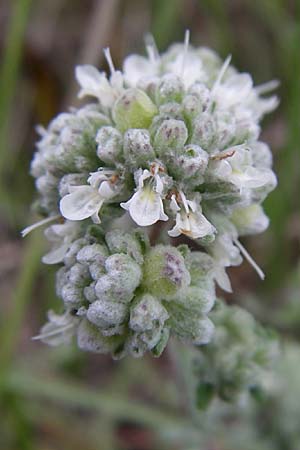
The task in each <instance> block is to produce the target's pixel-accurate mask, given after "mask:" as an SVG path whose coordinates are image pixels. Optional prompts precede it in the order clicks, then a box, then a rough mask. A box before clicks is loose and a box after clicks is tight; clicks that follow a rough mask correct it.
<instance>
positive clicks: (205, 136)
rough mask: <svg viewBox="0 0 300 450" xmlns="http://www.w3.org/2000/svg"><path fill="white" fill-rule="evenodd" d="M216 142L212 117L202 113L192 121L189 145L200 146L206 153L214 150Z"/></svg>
mask: <svg viewBox="0 0 300 450" xmlns="http://www.w3.org/2000/svg"><path fill="white" fill-rule="evenodd" d="M215 142H216V124H215V122H214V119H213V117H212V116H211V115H210V114H208V113H206V112H204V113H202V114H200V115H199V116H197V117H196V118H195V119H194V121H193V134H192V139H191V144H197V145H200V147H201V148H203V149H204V150H206V151H207V152H209V151H212V150H213V149H214V145H215Z"/></svg>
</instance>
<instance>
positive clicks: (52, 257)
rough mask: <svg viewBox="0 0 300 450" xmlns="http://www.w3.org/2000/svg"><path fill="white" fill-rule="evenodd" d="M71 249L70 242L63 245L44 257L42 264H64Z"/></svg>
mask: <svg viewBox="0 0 300 450" xmlns="http://www.w3.org/2000/svg"><path fill="white" fill-rule="evenodd" d="M69 247H70V242H68V243H65V244H62V245H61V246H60V247H56V248H54V249H53V250H51V251H50V252H49V253H47V254H46V255H44V256H43V257H42V262H43V263H44V264H57V263H59V262H62V260H63V259H64V256H65V254H66V252H67V250H68V248H69Z"/></svg>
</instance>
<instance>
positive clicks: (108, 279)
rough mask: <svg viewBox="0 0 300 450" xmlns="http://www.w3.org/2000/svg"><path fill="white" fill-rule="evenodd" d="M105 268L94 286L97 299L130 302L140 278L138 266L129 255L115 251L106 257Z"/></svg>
mask: <svg viewBox="0 0 300 450" xmlns="http://www.w3.org/2000/svg"><path fill="white" fill-rule="evenodd" d="M105 268H106V271H107V275H104V276H103V277H101V278H100V279H99V280H98V282H97V284H96V286H95V291H96V295H97V297H98V298H99V300H107V301H120V302H125V303H127V302H130V301H131V300H132V298H133V295H134V291H135V289H136V288H137V287H138V285H139V283H140V280H141V269H140V266H139V265H138V264H137V263H136V262H134V260H133V259H132V258H130V256H127V255H124V254H118V253H116V254H114V255H111V256H110V257H109V258H107V260H106V262H105Z"/></svg>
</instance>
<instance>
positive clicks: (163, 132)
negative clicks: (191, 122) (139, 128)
mask: <svg viewBox="0 0 300 450" xmlns="http://www.w3.org/2000/svg"><path fill="white" fill-rule="evenodd" d="M187 138H188V130H187V128H186V126H185V124H184V122H183V121H182V120H175V119H169V120H164V121H163V122H162V124H161V125H160V127H159V128H158V130H157V132H156V135H155V138H154V148H155V150H156V151H157V153H158V156H160V157H163V156H164V155H165V154H168V151H169V152H170V151H173V153H174V156H175V155H176V151H178V150H180V149H181V148H182V147H183V146H184V144H185V142H186V140H187Z"/></svg>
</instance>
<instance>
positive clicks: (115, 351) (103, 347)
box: [77, 319, 124, 358]
mask: <svg viewBox="0 0 300 450" xmlns="http://www.w3.org/2000/svg"><path fill="white" fill-rule="evenodd" d="M123 340H124V339H123V337H122V336H118V335H116V336H109V337H105V336H103V335H102V334H101V332H100V331H99V328H97V327H96V326H95V325H93V324H92V323H91V322H89V321H88V320H86V319H83V320H82V321H81V322H80V325H79V327H78V331H77V343H78V347H79V348H80V349H81V350H85V351H87V352H93V353H111V354H112V356H113V357H114V358H118V357H119V354H120V352H121V349H122V343H123Z"/></svg>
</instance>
